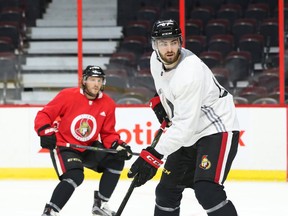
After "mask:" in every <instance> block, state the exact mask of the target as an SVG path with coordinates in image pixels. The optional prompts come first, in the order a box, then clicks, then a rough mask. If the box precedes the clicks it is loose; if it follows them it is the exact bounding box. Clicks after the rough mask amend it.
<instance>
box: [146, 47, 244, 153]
mask: <svg viewBox="0 0 288 216" xmlns="http://www.w3.org/2000/svg"><path fill="white" fill-rule="evenodd" d="M150 65H151V73H152V76H153V78H154V82H155V87H156V90H157V93H158V95H159V96H160V100H161V102H162V104H163V107H164V109H165V110H166V112H167V114H168V117H169V118H170V120H171V121H172V125H171V126H170V127H169V128H168V129H167V130H166V132H165V133H163V134H162V136H161V138H160V140H159V142H158V144H157V146H156V148H155V149H156V150H157V151H158V152H159V153H160V154H163V155H166V156H167V155H169V154H171V153H173V152H175V151H177V150H178V149H179V148H181V147H182V146H185V147H188V146H192V145H193V144H195V143H196V142H197V141H198V140H199V139H200V138H201V137H204V136H207V135H210V134H215V133H219V132H226V131H238V130H239V125H238V120H237V116H236V109H235V105H234V102H233V97H232V95H231V94H230V93H229V92H227V91H226V89H225V88H224V87H222V86H221V85H220V84H219V83H218V82H217V80H216V78H215V77H214V75H213V73H212V72H211V70H210V69H209V68H208V67H207V66H206V64H205V63H203V61H202V60H201V59H200V58H198V57H197V56H196V55H195V54H193V53H192V52H191V51H189V50H187V49H184V48H182V49H181V60H180V62H179V63H178V65H177V66H176V67H175V68H174V69H172V70H169V71H165V70H164V69H163V66H162V63H161V62H160V61H159V60H158V59H157V56H156V53H155V51H154V52H153V53H152V56H151V59H150Z"/></svg>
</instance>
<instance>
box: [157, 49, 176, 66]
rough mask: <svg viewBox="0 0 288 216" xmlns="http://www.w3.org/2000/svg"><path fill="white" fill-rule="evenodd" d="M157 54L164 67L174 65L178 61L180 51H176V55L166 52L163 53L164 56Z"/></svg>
mask: <svg viewBox="0 0 288 216" xmlns="http://www.w3.org/2000/svg"><path fill="white" fill-rule="evenodd" d="M159 54H160V57H161V59H162V60H163V63H164V65H170V64H173V63H175V62H176V61H177V60H178V58H179V55H180V51H178V52H177V53H174V52H168V53H165V54H164V55H162V54H161V53H159ZM171 54H173V55H171ZM169 55H171V56H169Z"/></svg>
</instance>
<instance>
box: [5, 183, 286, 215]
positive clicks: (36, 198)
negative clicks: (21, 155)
mask: <svg viewBox="0 0 288 216" xmlns="http://www.w3.org/2000/svg"><path fill="white" fill-rule="evenodd" d="M57 183H58V181H57V180H35V181H31V180H27V181H22V180H0V215H5V216H16V215H21V216H40V215H41V213H42V211H43V208H44V205H45V202H47V201H49V199H50V196H51V193H52V190H53V189H54V187H55V186H56V184H57ZM130 183H131V181H130V180H121V181H120V182H119V184H118V186H117V188H116V191H115V193H114V194H113V196H112V198H111V200H110V207H111V208H112V209H114V210H117V209H118V207H119V206H120V203H121V201H122V199H123V197H124V196H125V194H126V192H127V190H128V187H129V185H130ZM156 183H157V182H156V181H150V182H148V183H146V184H145V185H144V186H142V187H140V188H135V189H134V191H133V193H132V195H131V197H130V199H129V201H128V203H127V205H126V207H125V209H124V211H123V213H122V216H152V215H153V209H154V199H155V196H154V189H155V186H156ZM225 186H226V187H225V188H226V192H227V194H228V197H229V198H230V199H231V200H232V201H233V202H234V204H235V206H236V207H237V210H238V214H239V216H272V215H273V216H288V183H284V182H233V181H228V182H226V185H225ZM97 188H98V181H97V180H95V181H93V180H86V181H84V182H83V184H82V185H81V186H80V187H78V188H77V190H76V191H75V193H74V194H73V196H72V198H71V199H70V200H69V202H68V203H67V204H66V206H64V208H63V210H62V211H61V216H91V213H90V212H91V207H92V202H93V190H94V189H97ZM180 215H181V216H204V215H206V214H205V212H204V211H203V210H202V208H201V207H200V206H199V204H198V203H197V200H196V199H195V196H194V193H193V190H191V189H186V191H185V192H184V197H183V200H182V205H181V214H180Z"/></svg>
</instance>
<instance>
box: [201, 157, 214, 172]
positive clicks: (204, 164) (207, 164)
mask: <svg viewBox="0 0 288 216" xmlns="http://www.w3.org/2000/svg"><path fill="white" fill-rule="evenodd" d="M199 167H200V168H201V169H203V170H208V169H210V167H211V162H210V161H209V160H208V155H203V156H202V161H201V164H200V165H199Z"/></svg>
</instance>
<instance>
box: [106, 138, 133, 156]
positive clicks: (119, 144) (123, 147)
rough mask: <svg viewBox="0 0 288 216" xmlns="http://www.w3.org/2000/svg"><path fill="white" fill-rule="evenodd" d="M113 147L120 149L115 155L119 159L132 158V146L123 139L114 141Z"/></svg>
mask: <svg viewBox="0 0 288 216" xmlns="http://www.w3.org/2000/svg"><path fill="white" fill-rule="evenodd" d="M111 148H112V149H116V150H117V151H118V153H116V155H115V157H116V158H117V159H118V160H130V159H131V158H132V151H131V148H130V146H129V145H127V144H126V143H125V142H123V141H122V140H117V141H114V142H113V143H112V146H111Z"/></svg>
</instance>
